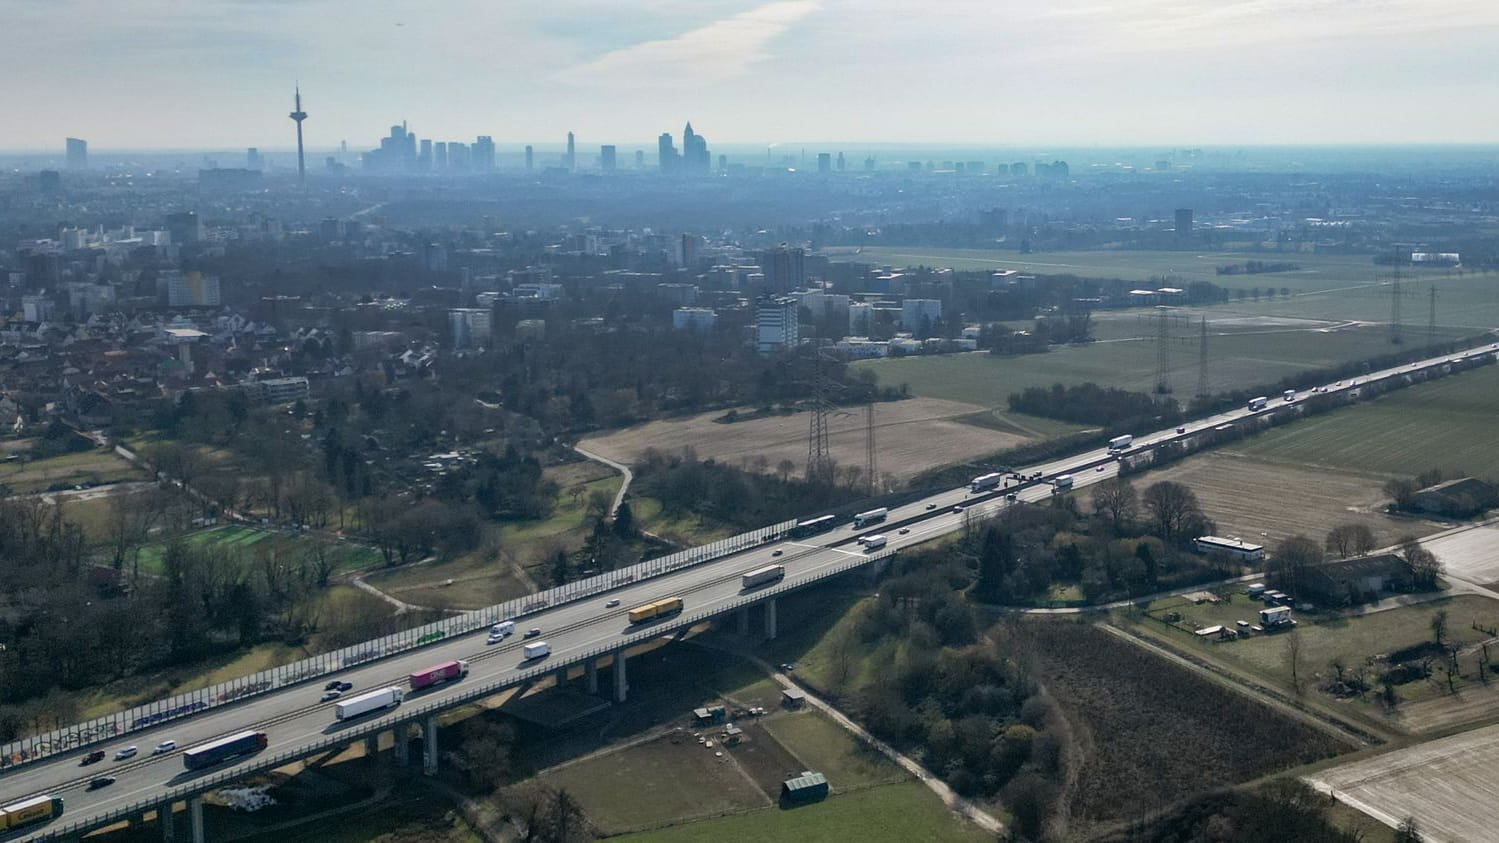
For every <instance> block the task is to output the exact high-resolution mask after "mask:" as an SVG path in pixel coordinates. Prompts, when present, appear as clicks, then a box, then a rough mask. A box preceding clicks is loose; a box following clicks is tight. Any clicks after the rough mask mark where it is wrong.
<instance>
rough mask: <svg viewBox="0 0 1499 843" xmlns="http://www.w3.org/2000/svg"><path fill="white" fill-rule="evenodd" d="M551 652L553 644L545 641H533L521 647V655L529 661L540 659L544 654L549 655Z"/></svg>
mask: <svg viewBox="0 0 1499 843" xmlns="http://www.w3.org/2000/svg"><path fill="white" fill-rule="evenodd" d="M551 654H552V645H551V644H548V643H547V642H545V641H532V642H531V643H530V644H527V645H526V646H525V647H523V648H521V657H522V658H524V659H526V660H527V661H529V660H531V659H539V658H541V657H542V656H549V655H551Z"/></svg>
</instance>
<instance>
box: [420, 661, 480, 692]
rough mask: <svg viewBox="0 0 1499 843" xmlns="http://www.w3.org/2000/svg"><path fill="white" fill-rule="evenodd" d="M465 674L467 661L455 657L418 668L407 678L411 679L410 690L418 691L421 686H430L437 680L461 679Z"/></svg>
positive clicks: (437, 681)
mask: <svg viewBox="0 0 1499 843" xmlns="http://www.w3.org/2000/svg"><path fill="white" fill-rule="evenodd" d="M467 675H468V662H466V661H458V660H456V659H455V660H453V661H450V662H443V663H442V664H434V665H432V666H431V667H429V668H425V669H423V670H418V671H417V672H415V673H413V674H411V676H409V677H407V678H409V679H410V680H411V690H413V691H420V690H421V689H423V688H430V687H432V686H433V685H436V684H438V683H439V682H447V681H448V680H450V679H462V678H463V677H465V676H467Z"/></svg>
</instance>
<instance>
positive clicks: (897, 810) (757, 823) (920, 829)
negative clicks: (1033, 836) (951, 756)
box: [619, 782, 991, 843]
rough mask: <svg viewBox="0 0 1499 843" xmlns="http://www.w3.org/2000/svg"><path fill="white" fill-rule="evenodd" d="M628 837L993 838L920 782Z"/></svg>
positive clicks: (681, 841)
mask: <svg viewBox="0 0 1499 843" xmlns="http://www.w3.org/2000/svg"><path fill="white" fill-rule="evenodd" d="M619 839H621V840H625V841H630V843H689V841H699V840H701V841H712V843H739V842H740V841H743V843H763V841H766V840H798V841H807V843H821V841H845V840H858V841H863V842H864V843H886V841H888V843H911V841H916V840H920V841H928V840H932V841H938V840H940V841H980V840H988V839H991V838H990V836H989V835H988V834H986V833H984V832H983V831H981V830H979V829H977V828H975V827H973V826H969V825H966V824H964V823H963V822H962V821H961V820H959V819H958V818H957V817H955V816H954V815H953V814H952V812H950V811H948V810H947V807H946V806H944V805H943V804H942V802H941V800H939V799H938V798H937V797H936V795H935V794H933V793H932V792H931V791H930V790H927V789H926V787H925V786H923V785H922V784H920V783H918V782H903V783H901V784H892V785H885V786H883V787H876V788H870V789H868V790H859V791H855V792H853V793H841V794H834V795H832V796H829V797H828V798H827V799H826V800H825V801H822V802H818V803H814V804H811V805H805V806H802V807H798V808H779V807H777V808H764V809H761V810H758V811H751V812H749V813H746V814H740V815H738V816H732V817H723V818H721V819H713V820H703V821H701V822H695V823H689V824H686V825H679V826H675V827H673V828H666V829H660V830H657V831H651V832H647V833H644V834H632V835H629V836H627V837H622V838H619Z"/></svg>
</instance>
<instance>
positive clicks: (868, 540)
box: [859, 535, 890, 553]
mask: <svg viewBox="0 0 1499 843" xmlns="http://www.w3.org/2000/svg"><path fill="white" fill-rule="evenodd" d="M889 543H890V539H889V538H888V537H886V536H881V535H873V536H864V537H863V538H861V539H859V544H862V545H864V552H865V553H868V552H869V551H871V550H879V549H880V548H882V547H884V546H885V545H887V544H889Z"/></svg>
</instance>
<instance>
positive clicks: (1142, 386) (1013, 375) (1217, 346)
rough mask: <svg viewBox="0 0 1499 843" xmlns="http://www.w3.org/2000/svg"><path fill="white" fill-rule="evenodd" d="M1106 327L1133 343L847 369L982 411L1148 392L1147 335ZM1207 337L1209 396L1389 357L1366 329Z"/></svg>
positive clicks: (1175, 373)
mask: <svg viewBox="0 0 1499 843" xmlns="http://www.w3.org/2000/svg"><path fill="white" fill-rule="evenodd" d="M1114 318H1115V319H1117V320H1120V321H1121V326H1120V327H1119V329H1118V331H1117V333H1125V332H1126V329H1129V330H1135V331H1139V332H1141V333H1140V335H1138V336H1136V337H1135V338H1133V339H1131V338H1121V339H1115V340H1100V341H1099V342H1093V343H1087V344H1083V345H1069V346H1057V347H1053V348H1052V349H1051V350H1049V351H1047V352H1045V353H1043V354H1027V355H1019V356H1014V357H1001V356H996V355H992V354H988V353H985V352H971V353H967V354H944V355H928V356H918V357H903V358H890V359H885V360H864V361H859V362H857V363H854V364H852V365H853V368H855V369H867V370H869V371H871V372H874V374H875V376H876V377H877V378H878V379H879V383H880V385H881V386H900V385H901V384H906V385H907V386H909V388H910V390H911V392H912V393H913V394H915V395H920V396H924V397H929V398H941V399H945V400H948V401H961V402H964V403H967V404H976V405H980V406H984V407H1000V406H1004V405H1005V403H1006V401H1007V400H1008V398H1009V396H1010V394H1011V393H1014V392H1019V391H1021V390H1023V389H1025V388H1027V387H1032V386H1040V387H1049V386H1051V385H1052V384H1055V383H1061V384H1065V385H1073V384H1081V383H1088V382H1093V383H1098V384H1104V385H1108V386H1114V387H1118V388H1121V389H1129V390H1134V391H1137V392H1149V391H1151V390H1152V389H1153V388H1154V387H1155V380H1156V365H1157V362H1158V355H1157V351H1158V349H1157V344H1156V341H1155V339H1154V337H1153V336H1151V335H1150V334H1149V326H1148V325H1146V324H1144V323H1143V322H1140V321H1139V318H1138V316H1129V315H1125V314H1119V315H1116V316H1115V317H1114ZM1276 322H1281V320H1276ZM1103 324H1107V323H1103ZM1230 328H1231V329H1230ZM1180 330H1181V332H1182V335H1181V337H1180V339H1178V340H1175V341H1173V343H1172V345H1171V355H1170V358H1169V371H1170V380H1171V383H1172V385H1173V388H1174V390H1175V393H1176V395H1177V396H1178V398H1179V399H1180V400H1186V399H1188V398H1190V396H1191V395H1192V393H1193V392H1194V391H1195V390H1196V388H1197V378H1198V358H1199V354H1198V348H1199V345H1198V337H1197V333H1196V331H1195V328H1193V327H1190V326H1187V325H1185V324H1184V325H1183V326H1182V327H1181V329H1180ZM1208 331H1209V337H1208V388H1209V390H1211V391H1214V392H1218V391H1225V390H1230V389H1243V388H1247V387H1249V386H1253V385H1256V384H1268V383H1274V382H1276V381H1278V380H1280V379H1281V378H1283V377H1286V376H1287V375H1292V374H1295V373H1297V372H1302V371H1306V370H1308V369H1318V368H1323V367H1326V366H1332V365H1337V364H1342V363H1347V362H1350V361H1355V360H1363V359H1367V358H1370V357H1375V356H1378V355H1381V354H1388V353H1390V351H1391V349H1392V348H1393V347H1392V346H1391V345H1390V342H1389V333H1388V331H1387V330H1385V329H1384V328H1381V327H1377V326H1370V325H1349V326H1344V327H1337V326H1332V325H1329V324H1328V323H1325V322H1321V321H1309V322H1305V323H1303V326H1301V327H1298V326H1289V325H1285V324H1272V325H1260V326H1256V325H1255V324H1253V323H1246V322H1244V321H1243V320H1238V321H1235V322H1234V323H1233V325H1232V326H1215V324H1214V322H1213V321H1212V319H1211V318H1210V319H1209V322H1208ZM1215 331H1216V333H1215ZM1101 332H1102V329H1101V330H1100V333H1101ZM1443 336H1455V334H1452V333H1450V332H1449V333H1444V334H1443Z"/></svg>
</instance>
